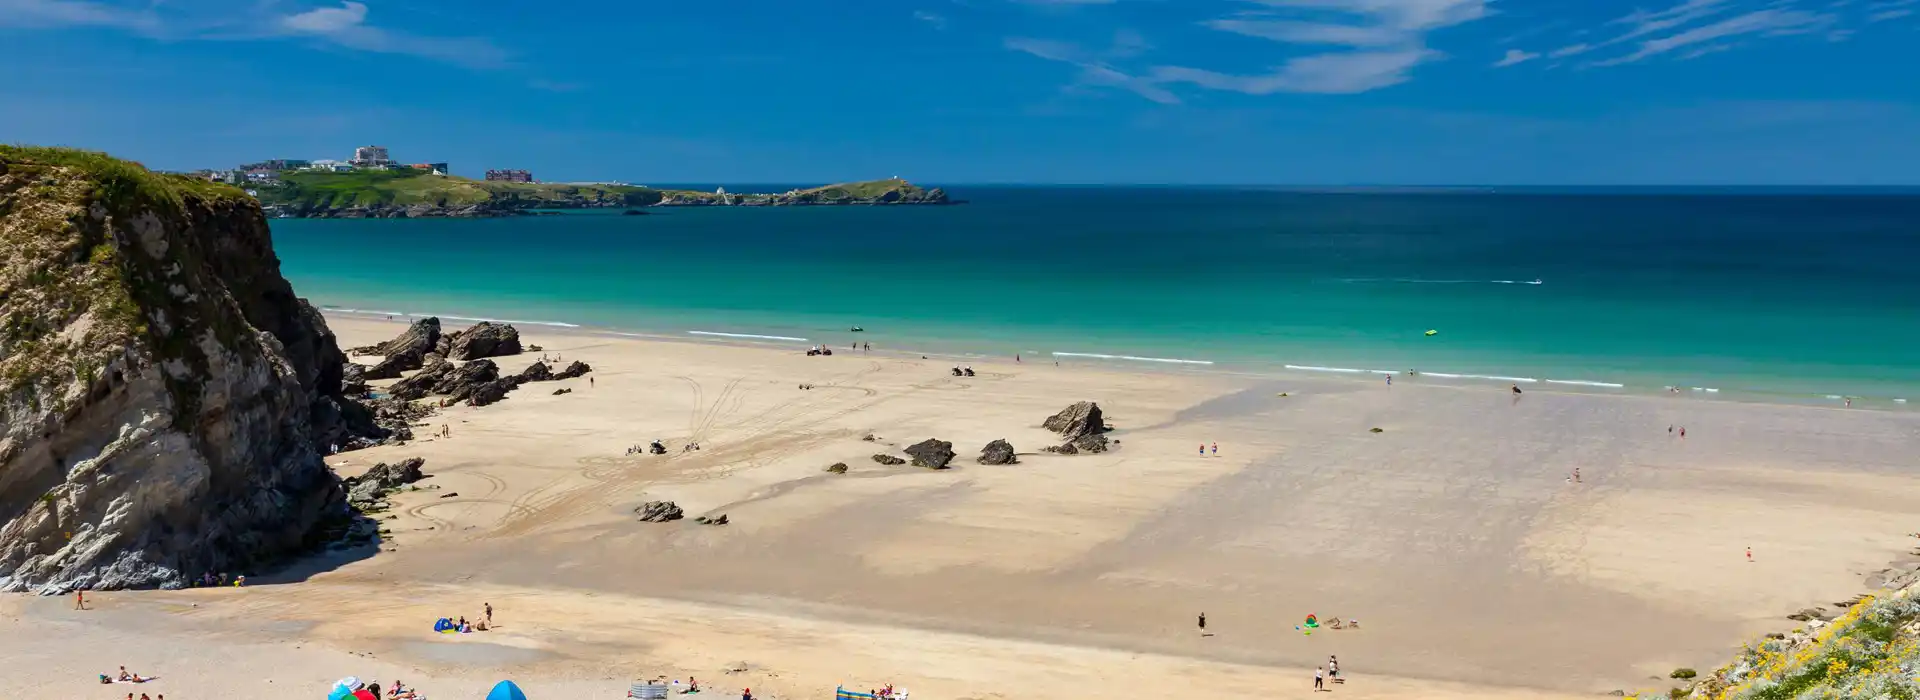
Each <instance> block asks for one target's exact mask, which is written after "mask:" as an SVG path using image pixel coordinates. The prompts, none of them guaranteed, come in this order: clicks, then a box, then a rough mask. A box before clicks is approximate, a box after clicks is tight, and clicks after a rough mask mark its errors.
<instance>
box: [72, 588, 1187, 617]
mask: <svg viewBox="0 0 1920 700" xmlns="http://www.w3.org/2000/svg"><path fill="white" fill-rule="evenodd" d="M73 609H75V610H85V609H87V592H86V591H84V590H81V589H77V588H76V589H74V591H73ZM1200 626H1201V627H1205V626H1206V625H1205V624H1202V625H1200Z"/></svg>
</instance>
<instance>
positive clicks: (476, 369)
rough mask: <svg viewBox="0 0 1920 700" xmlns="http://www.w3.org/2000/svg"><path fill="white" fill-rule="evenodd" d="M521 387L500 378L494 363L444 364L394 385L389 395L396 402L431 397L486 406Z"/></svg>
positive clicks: (430, 366)
mask: <svg viewBox="0 0 1920 700" xmlns="http://www.w3.org/2000/svg"><path fill="white" fill-rule="evenodd" d="M517 386H519V384H518V382H515V381H514V380H513V378H512V377H505V378H503V377H501V376H500V366H499V365H496V364H494V363H493V360H474V361H472V362H465V363H461V364H458V365H456V364H454V363H452V362H447V361H445V360H442V361H440V362H437V363H435V364H432V365H428V366H427V368H426V369H423V370H420V371H419V372H418V373H416V374H414V375H413V376H411V377H407V378H406V379H402V380H400V381H397V382H394V383H393V386H391V387H388V389H387V391H388V393H389V394H391V395H392V396H393V397H394V398H397V399H401V400H405V401H414V400H418V399H424V398H426V397H428V396H444V397H446V399H447V400H448V401H455V402H458V401H469V400H471V401H472V403H473V405H475V406H485V405H487V404H490V403H494V402H496V401H499V400H500V399H501V398H504V397H505V396H506V394H507V392H509V391H513V389H514V387H517Z"/></svg>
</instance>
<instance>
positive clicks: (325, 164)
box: [307, 160, 353, 173]
mask: <svg viewBox="0 0 1920 700" xmlns="http://www.w3.org/2000/svg"><path fill="white" fill-rule="evenodd" d="M307 169H308V170H327V171H331V172H336V173H337V172H340V171H342V170H352V169H353V164H351V163H346V162H342V161H337V160H316V161H313V162H312V163H308V164H307Z"/></svg>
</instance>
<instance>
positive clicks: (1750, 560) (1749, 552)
mask: <svg viewBox="0 0 1920 700" xmlns="http://www.w3.org/2000/svg"><path fill="white" fill-rule="evenodd" d="M1747 563H1748V564H1752V563H1753V548H1752V547H1748V548H1747Z"/></svg>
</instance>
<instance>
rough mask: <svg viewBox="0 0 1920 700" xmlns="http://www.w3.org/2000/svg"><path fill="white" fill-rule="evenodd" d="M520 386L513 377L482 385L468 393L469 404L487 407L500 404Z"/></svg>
mask: <svg viewBox="0 0 1920 700" xmlns="http://www.w3.org/2000/svg"><path fill="white" fill-rule="evenodd" d="M518 386H520V385H519V383H517V382H515V381H514V380H513V378H512V377H501V378H499V379H495V380H493V381H490V382H486V383H484V384H480V385H478V386H475V387H473V390H472V391H469V392H467V404H468V405H471V406H487V405H491V404H496V403H500V400H501V399H504V398H507V392H509V391H513V390H514V388H515V387H518Z"/></svg>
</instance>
